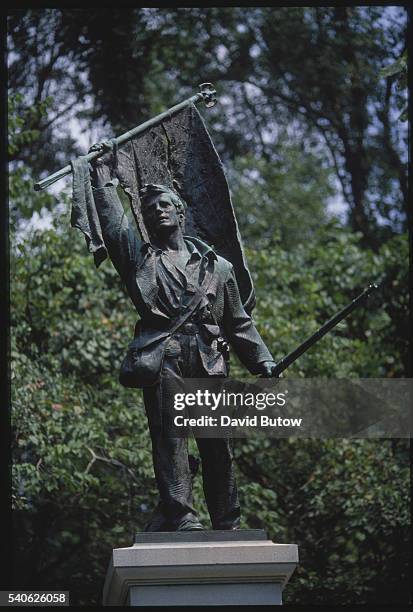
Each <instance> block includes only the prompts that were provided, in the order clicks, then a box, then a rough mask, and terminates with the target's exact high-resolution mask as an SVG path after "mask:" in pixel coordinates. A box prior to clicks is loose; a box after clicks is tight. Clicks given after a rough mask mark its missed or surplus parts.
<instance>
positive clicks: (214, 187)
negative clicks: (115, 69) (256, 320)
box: [116, 105, 255, 313]
mask: <svg viewBox="0 0 413 612" xmlns="http://www.w3.org/2000/svg"><path fill="white" fill-rule="evenodd" d="M116 174H117V176H118V178H119V180H120V183H121V185H122V187H123V189H124V190H125V191H126V193H127V194H128V195H129V198H130V202H131V207H132V212H133V214H134V217H135V220H136V223H137V225H138V229H139V232H140V235H141V238H142V239H143V240H144V241H148V234H147V231H146V228H145V225H144V223H143V219H142V215H141V208H140V200H139V189H140V188H141V187H142V186H143V185H144V184H147V183H156V184H163V185H166V186H167V187H170V188H172V189H175V191H177V192H178V193H179V195H180V196H181V197H182V198H183V199H184V200H185V202H186V203H187V205H188V208H187V211H186V227H185V234H186V235H187V236H192V237H195V238H200V239H201V240H203V241H205V242H206V243H207V244H209V245H210V246H211V247H212V248H213V249H214V250H215V251H216V253H218V254H219V255H221V256H222V257H224V258H225V259H227V260H228V261H230V262H231V263H232V265H233V266H234V271H235V276H236V279H237V283H238V286H239V290H240V295H241V299H242V302H243V304H244V307H245V309H246V311H247V312H249V313H251V311H252V309H253V308H254V306H255V293H254V288H253V284H252V280H251V275H250V273H249V270H248V266H247V262H246V258H245V254H244V250H243V247H242V242H241V237H240V233H239V230H238V225H237V220H236V217H235V212H234V209H233V206H232V202H231V196H230V192H229V187H228V183H227V180H226V177H225V174H224V170H223V166H222V163H221V160H220V158H219V156H218V153H217V151H216V149H215V147H214V145H213V143H212V140H211V138H210V136H209V134H208V132H207V130H206V127H205V125H204V123H203V121H202V118H201V116H200V115H199V113H198V111H197V109H196V108H195V106H194V105H190V106H188V107H186V108H185V109H183V110H182V111H180V112H179V113H177V114H176V115H173V116H172V117H169V118H167V119H165V120H164V121H163V122H162V123H161V124H159V125H158V126H156V127H154V128H151V129H149V130H147V131H146V132H144V133H143V134H140V135H138V136H136V137H135V138H134V139H132V140H130V141H129V142H127V143H125V144H124V145H122V146H121V147H119V149H118V153H117V171H116Z"/></svg>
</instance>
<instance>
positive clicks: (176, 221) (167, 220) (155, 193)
mask: <svg viewBox="0 0 413 612" xmlns="http://www.w3.org/2000/svg"><path fill="white" fill-rule="evenodd" d="M139 197H140V200H141V205H142V216H143V220H144V222H145V225H146V227H147V229H148V231H149V233H151V234H159V233H164V232H167V233H168V232H171V231H174V230H176V229H177V228H178V227H179V228H181V230H182V231H184V228H185V210H186V203H185V202H184V201H183V200H182V199H181V198H180V197H179V195H178V194H177V193H176V192H175V191H173V190H172V189H170V188H169V187H166V186H165V185H154V184H148V185H144V186H143V187H142V189H140V191H139Z"/></svg>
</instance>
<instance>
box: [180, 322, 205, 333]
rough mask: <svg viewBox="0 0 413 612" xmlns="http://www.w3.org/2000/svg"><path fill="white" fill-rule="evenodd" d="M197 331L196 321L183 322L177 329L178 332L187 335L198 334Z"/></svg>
mask: <svg viewBox="0 0 413 612" xmlns="http://www.w3.org/2000/svg"><path fill="white" fill-rule="evenodd" d="M199 331H200V330H199V325H198V324H197V323H184V324H183V325H181V327H180V328H179V329H177V332H178V333H181V334H185V335H187V336H192V335H194V334H198V333H199Z"/></svg>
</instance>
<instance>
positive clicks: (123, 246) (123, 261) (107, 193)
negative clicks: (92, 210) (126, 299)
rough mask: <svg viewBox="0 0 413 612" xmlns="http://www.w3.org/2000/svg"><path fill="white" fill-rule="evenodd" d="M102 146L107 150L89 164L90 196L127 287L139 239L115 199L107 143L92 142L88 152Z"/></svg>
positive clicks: (105, 240) (117, 197)
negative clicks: (91, 194) (91, 193)
mask: <svg viewBox="0 0 413 612" xmlns="http://www.w3.org/2000/svg"><path fill="white" fill-rule="evenodd" d="M102 148H106V149H108V153H106V154H105V155H103V156H102V157H100V158H98V159H97V160H95V161H94V162H93V163H92V165H91V173H90V174H91V183H92V191H93V198H94V201H95V205H96V210H97V213H98V216H99V221H100V225H101V229H102V236H103V240H104V243H105V246H106V248H107V251H108V254H109V257H110V259H111V260H112V262H113V265H114V266H115V268H116V270H117V271H118V273H119V275H120V276H121V278H122V280H123V281H124V282H125V283H126V285H127V287H128V286H129V283H130V281H131V280H132V279H133V274H134V271H135V267H136V263H137V261H138V258H139V253H140V248H141V246H142V242H141V240H140V239H139V238H138V236H137V234H136V232H135V231H134V229H133V228H132V227H131V226H130V224H129V221H128V217H127V216H126V213H125V211H124V209H123V206H122V203H121V201H120V199H119V195H118V192H117V186H118V185H119V180H118V179H117V177H116V176H115V173H114V171H113V163H112V160H113V153H112V151H111V150H110V143H106V142H105V143H98V144H96V145H93V147H92V148H91V149H90V151H92V150H94V151H96V150H99V149H102Z"/></svg>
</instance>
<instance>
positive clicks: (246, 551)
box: [103, 529, 298, 606]
mask: <svg viewBox="0 0 413 612" xmlns="http://www.w3.org/2000/svg"><path fill="white" fill-rule="evenodd" d="M297 563H298V548H297V545H296V544H275V543H274V542H272V541H271V540H268V539H267V536H266V533H265V531H262V530H259V529H245V530H243V529H240V530H237V531H199V532H196V531H195V532H194V531H192V532H190V531H187V532H182V531H181V532H173V533H139V534H137V536H136V540H135V543H134V545H133V546H130V547H128V548H115V549H114V550H113V555H112V559H111V561H110V563H109V568H108V571H107V575H106V581H105V586H104V590H103V605H104V606H115V605H117V606H119V605H121V606H189V605H192V606H194V605H196V606H202V605H205V606H206V605H276V604H281V603H282V591H283V589H284V587H285V585H286V583H287V582H288V580H289V578H290V576H291V574H292V573H293V571H294V569H295V567H296V566H297Z"/></svg>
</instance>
